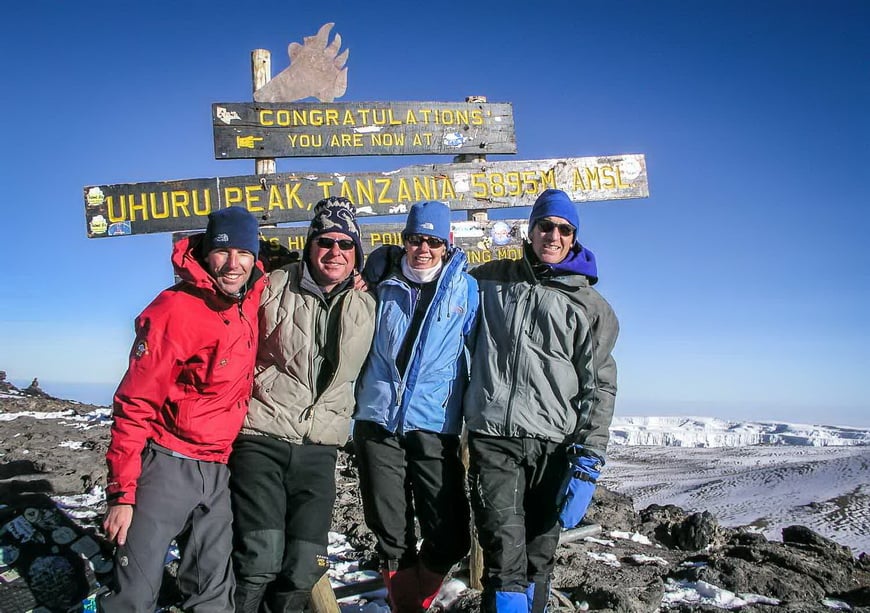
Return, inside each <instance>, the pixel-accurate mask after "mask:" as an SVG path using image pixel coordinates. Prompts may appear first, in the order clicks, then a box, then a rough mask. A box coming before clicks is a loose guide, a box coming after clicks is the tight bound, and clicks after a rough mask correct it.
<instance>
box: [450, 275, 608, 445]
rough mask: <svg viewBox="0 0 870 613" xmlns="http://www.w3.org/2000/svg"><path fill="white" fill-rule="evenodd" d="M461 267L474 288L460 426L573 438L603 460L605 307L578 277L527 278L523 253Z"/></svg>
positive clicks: (487, 431) (557, 439)
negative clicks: (473, 325)
mask: <svg viewBox="0 0 870 613" xmlns="http://www.w3.org/2000/svg"><path fill="white" fill-rule="evenodd" d="M471 274H472V276H474V277H475V278H476V279H477V283H478V286H479V288H480V294H481V296H480V318H479V321H480V323H479V327H478V331H477V339H476V342H475V345H474V353H473V357H472V362H471V381H470V383H469V386H468V389H467V390H466V393H465V403H464V413H465V419H466V423H467V425H468V429H469V430H470V431H472V432H477V433H479V434H485V435H491V436H506V437H533V438H541V439H546V440H549V441H553V442H557V443H562V442H576V443H580V444H582V445H583V446H584V447H586V448H587V449H588V450H590V451H592V452H593V453H595V454H597V455H598V456H600V457H601V458H602V459H604V456H605V452H606V450H607V442H608V439H609V436H610V434H609V428H610V422H611V420H612V418H613V407H614V400H615V398H616V362H614V360H613V356H612V355H611V351H612V349H613V346H614V344H615V343H616V337H617V334H618V332H619V323H618V321H617V319H616V315H615V314H614V312H613V309H612V308H611V307H610V305H609V304H608V303H607V301H606V300H604V298H602V297H601V294H599V293H598V292H597V291H596V290H594V289H593V288H592V287H591V286H590V284H589V280H588V279H587V278H586V277H585V276H583V275H579V274H572V275H563V276H554V277H550V278H544V279H537V278H536V277H535V275H534V273H533V271H532V267H531V264H530V262H529V261H528V260H527V259H526V258H523V259H521V260H501V261H497V262H490V263H488V264H484V265H482V266H479V267H477V268H475V269H474V270H472V271H471Z"/></svg>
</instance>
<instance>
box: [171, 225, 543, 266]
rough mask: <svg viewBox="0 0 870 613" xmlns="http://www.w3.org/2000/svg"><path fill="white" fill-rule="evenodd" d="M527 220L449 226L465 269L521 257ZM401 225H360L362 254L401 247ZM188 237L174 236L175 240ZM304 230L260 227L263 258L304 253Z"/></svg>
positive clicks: (276, 259)
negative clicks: (463, 256)
mask: <svg viewBox="0 0 870 613" xmlns="http://www.w3.org/2000/svg"><path fill="white" fill-rule="evenodd" d="M528 225H529V224H528V220H527V219H502V220H491V219H490V220H486V221H454V222H452V223H451V224H450V229H451V234H452V241H453V243H454V244H455V245H457V246H458V247H461V248H462V250H463V251H464V252H465V255H466V256H467V257H468V264H469V266H477V265H478V264H483V263H485V262H491V261H492V260H504V259H511V260H516V259H519V258H520V257H522V253H523V252H522V249H523V239H525V238H526V237H527V236H528ZM404 227H405V224H404V223H362V224H360V231H361V236H360V239H361V242H362V246H363V253H365V254H366V255H368V254H369V253H371V252H372V251H374V250H375V249H377V248H378V247H381V246H382V245H401V244H402V230H403V229H404ZM187 234H188V233H176V234H174V235H173V239H174V240H178V239H179V238H180V237H182V236H186V235H187ZM307 234H308V227H307V226H295V227H284V228H273V227H261V228H260V238H261V240H262V241H265V243H266V244H265V246H264V247H261V249H263V248H265V249H266V251H265V253H264V255H265V256H266V257H267V258H268V259H269V260H271V261H272V262H273V264H277V265H280V264H281V263H282V262H287V261H293V260H297V259H299V258H301V257H302V251H303V249H305V238H306V235H307Z"/></svg>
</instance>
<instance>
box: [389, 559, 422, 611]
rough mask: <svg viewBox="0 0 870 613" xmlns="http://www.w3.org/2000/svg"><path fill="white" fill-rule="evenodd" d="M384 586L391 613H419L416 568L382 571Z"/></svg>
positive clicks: (418, 589)
mask: <svg viewBox="0 0 870 613" xmlns="http://www.w3.org/2000/svg"><path fill="white" fill-rule="evenodd" d="M381 576H382V577H383V578H384V585H386V586H387V595H388V598H389V600H390V610H391V611H392V613H421V612H422V611H423V606H422V604H421V603H420V587H419V584H418V581H417V568H416V567H414V566H412V567H411V568H403V569H401V570H382V571H381Z"/></svg>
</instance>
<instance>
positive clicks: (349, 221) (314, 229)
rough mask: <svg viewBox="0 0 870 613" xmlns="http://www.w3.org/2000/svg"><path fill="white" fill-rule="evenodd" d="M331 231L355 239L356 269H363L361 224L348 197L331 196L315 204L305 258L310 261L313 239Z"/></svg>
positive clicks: (303, 254) (303, 256) (303, 253)
mask: <svg viewBox="0 0 870 613" xmlns="http://www.w3.org/2000/svg"><path fill="white" fill-rule="evenodd" d="M329 232H341V233H342V234H346V235H347V237H348V238H350V239H351V240H352V241H353V244H354V246H355V248H356V269H357V270H362V265H363V250H362V240H361V239H360V231H359V224H358V223H357V221H356V207H355V206H354V205H353V203H352V202H351V201H350V200H348V199H347V198H342V197H341V196H330V197H329V198H324V199H323V200H321V201H319V202H318V203H317V204H315V205H314V218H313V219H312V220H311V225H310V226H308V238H307V239H306V240H305V249H304V250H303V252H302V259H303V260H305V261H306V262H308V261H309V260H308V254H309V252H310V250H311V241H313V240H314V239H315V238H317V237H318V236H320V235H321V234H328V233H329Z"/></svg>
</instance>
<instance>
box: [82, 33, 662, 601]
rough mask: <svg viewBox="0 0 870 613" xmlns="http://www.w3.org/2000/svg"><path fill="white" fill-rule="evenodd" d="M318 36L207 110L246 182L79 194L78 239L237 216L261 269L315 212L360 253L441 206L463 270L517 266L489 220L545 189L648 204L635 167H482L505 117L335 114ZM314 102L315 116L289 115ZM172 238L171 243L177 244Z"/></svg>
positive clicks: (258, 58) (505, 143)
mask: <svg viewBox="0 0 870 613" xmlns="http://www.w3.org/2000/svg"><path fill="white" fill-rule="evenodd" d="M332 26H333V24H331V23H329V24H325V25H324V26H322V27H321V28H320V30H319V31H318V33H317V34H316V35H314V36H311V37H306V38H305V39H304V44H303V45H299V44H297V43H291V44H290V45H289V47H288V55H289V56H290V61H291V65H290V66H289V67H288V68H286V69H284V70H283V71H282V72H281V73H280V74H279V75H278V76H277V77H276V78H275V79H274V80H270V79H271V54H270V53H269V52H268V51H266V50H263V49H257V50H255V51H254V52H253V53H252V73H253V82H254V88H253V89H254V93H253V98H254V100H256V102H245V103H226V102H222V103H215V104H213V105H212V121H213V126H214V154H215V157H216V158H218V159H240V158H243V159H247V158H250V159H256V161H257V163H256V168H255V172H256V173H257V174H255V175H251V176H235V177H217V178H207V179H187V180H177V181H162V182H154V183H130V184H114V185H113V184H100V185H88V186H85V187H84V188H83V195H84V204H85V223H86V231H87V235H88V237H90V238H104V237H114V236H129V235H134V234H148V233H153V232H175V233H182V232H188V233H189V232H190V231H197V230H202V229H204V228H205V227H206V224H207V221H208V220H207V217H208V214H209V213H210V212H212V211H215V210H218V209H222V208H226V207H229V206H243V207H245V208H247V209H248V210H249V211H250V212H251V213H252V214H254V215H255V216H256V217H257V218H258V219H259V222H260V225H261V235H262V238H263V239H264V240H266V241H267V243H268V255H269V257H272V256H274V257H275V259H276V260H281V259H282V258H290V259H292V258H298V257H299V256H300V254H301V252H302V249H303V248H304V245H305V236H306V234H307V228H304V227H298V226H297V227H290V228H286V227H285V228H279V227H275V224H278V223H282V222H304V221H308V220H309V219H310V218H311V209H312V208H313V206H314V204H315V203H316V202H317V201H318V200H320V199H322V198H325V197H328V196H344V197H346V198H348V199H349V200H350V201H351V202H353V203H354V204H355V205H356V207H357V210H358V212H359V217H360V221H361V222H362V223H361V228H362V240H363V248H364V251H365V252H366V253H369V252H371V251H372V250H374V249H375V248H377V247H379V246H380V245H385V244H387V245H398V244H401V234H400V233H401V230H402V228H403V226H404V224H399V223H384V222H383V220H378V217H380V216H388V215H405V214H406V213H407V212H408V210H409V209H410V207H411V205H412V204H414V203H415V202H418V201H421V200H440V201H442V202H444V203H446V204H447V205H448V206H449V207H450V208H451V209H452V210H465V211H467V213H468V217H469V219H468V221H454V222H453V223H452V240H453V242H454V243H455V244H456V245H458V246H459V247H461V248H462V249H463V250H464V251H465V252H466V254H467V255H468V259H469V264H470V265H471V266H475V265H477V264H481V263H484V262H488V261H491V260H495V259H504V258H511V259H518V258H520V257H522V253H523V240H524V239H525V238H526V237H527V236H526V235H527V232H528V223H527V220H525V219H522V220H501V221H498V220H488V219H487V215H486V211H487V210H488V209H492V208H504V207H519V206H530V205H532V204H533V203H534V201H535V199H536V198H537V196H538V195H539V194H540V193H541V192H543V191H544V190H545V189H548V188H557V189H561V190H564V191H565V192H566V193H567V194H568V195H569V197H570V198H571V199H572V200H573V201H574V202H578V203H579V202H592V201H596V202H597V201H607V200H621V199H629V198H645V197H647V196H649V187H648V184H647V170H646V161H645V158H644V156H643V155H642V154H620V155H608V156H593V157H578V158H562V159H544V160H521V161H513V160H511V161H497V162H490V161H488V160H487V159H486V155H487V154H505V153H507V154H513V153H516V150H517V149H516V142H515V136H514V120H513V108H512V106H511V105H510V104H508V103H497V104H495V103H487V102H486V100H485V98H469V99H467V100H466V101H465V102H461V103H460V102H453V103H451V102H340V103H335V102H333V100H334V99H335V98H337V97H340V96H341V95H343V94H344V93H345V90H346V88H347V68H346V66H345V64H346V62H347V57H348V53H349V52H348V51H347V50H345V51H344V52H341V53H340V52H339V50H340V48H341V38H340V36H339V35H338V34H336V35H335V38H334V40H333V42H332V43H329V42H328V41H329V33H330V30H331V29H332ZM307 97H314V98H316V99H317V100H319V102H317V103H301V102H297V100H300V99H302V98H307ZM410 154H436V155H445V154H449V155H453V156H455V157H454V159H453V163H445V164H424V165H416V166H408V167H405V168H399V169H397V170H394V171H388V172H353V173H340V172H307V171H306V172H283V173H276V172H275V161H274V158H278V157H316V156H359V155H410ZM178 236H180V234H176V238H177V237H178ZM471 566H472V568H471V575H472V578H471V579H472V587H479V572H480V571H479V566H480V556H479V548H478V551H477V555H472V559H471ZM312 607H313V609H314V610H315V611H316V612H317V613H339V607H338V604H337V602H336V600H335V595H334V593H333V590H332V588H331V587H330V584H329V580H328V577H327V576H326V575H324V577H323V578H322V579H321V580H320V581H319V582H318V585H317V586H316V589H315V590H314V592H313V593H312Z"/></svg>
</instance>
